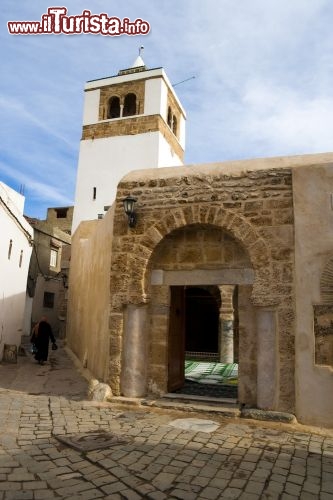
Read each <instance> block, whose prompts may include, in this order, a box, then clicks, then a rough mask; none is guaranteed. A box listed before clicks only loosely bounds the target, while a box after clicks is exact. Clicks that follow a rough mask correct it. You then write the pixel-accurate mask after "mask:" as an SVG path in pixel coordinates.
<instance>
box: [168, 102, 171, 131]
mask: <svg viewBox="0 0 333 500" xmlns="http://www.w3.org/2000/svg"><path fill="white" fill-rule="evenodd" d="M167 121H168V125H169V127H170V128H171V125H172V113H171V108H170V106H169V107H168V120H167Z"/></svg>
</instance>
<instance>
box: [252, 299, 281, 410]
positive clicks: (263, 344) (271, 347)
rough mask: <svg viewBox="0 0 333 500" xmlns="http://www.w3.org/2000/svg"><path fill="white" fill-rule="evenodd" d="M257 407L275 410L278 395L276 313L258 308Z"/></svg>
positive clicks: (264, 308) (268, 309)
mask: <svg viewBox="0 0 333 500" xmlns="http://www.w3.org/2000/svg"><path fill="white" fill-rule="evenodd" d="M256 319H257V406H258V408H261V409H266V410H268V409H270V410H274V409H275V406H276V395H277V393H278V386H277V385H278V377H277V367H278V360H277V355H278V349H277V337H276V335H277V332H276V311H275V310H274V309H271V308H266V307H257V308H256Z"/></svg>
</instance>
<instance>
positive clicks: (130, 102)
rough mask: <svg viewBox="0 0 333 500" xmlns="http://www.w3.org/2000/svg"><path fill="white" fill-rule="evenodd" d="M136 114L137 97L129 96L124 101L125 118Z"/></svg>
mask: <svg viewBox="0 0 333 500" xmlns="http://www.w3.org/2000/svg"><path fill="white" fill-rule="evenodd" d="M135 114H136V95H135V94H127V96H126V97H125V100H124V112H123V116H132V115H135Z"/></svg>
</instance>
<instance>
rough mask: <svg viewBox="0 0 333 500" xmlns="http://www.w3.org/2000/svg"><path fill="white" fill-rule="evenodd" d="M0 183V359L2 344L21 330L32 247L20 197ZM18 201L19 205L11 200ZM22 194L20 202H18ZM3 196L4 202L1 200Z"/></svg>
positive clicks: (13, 340)
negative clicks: (13, 194)
mask: <svg viewBox="0 0 333 500" xmlns="http://www.w3.org/2000/svg"><path fill="white" fill-rule="evenodd" d="M12 191H13V190H11V189H10V188H8V186H6V185H5V184H3V183H1V185H0V196H1V201H0V227H1V238H0V359H2V355H3V347H4V344H15V345H16V346H18V345H19V344H20V342H21V335H22V334H23V333H24V311H25V302H26V286H27V276H28V269H29V262H30V256H31V251H32V247H31V244H30V243H29V240H28V238H29V236H30V238H32V233H33V231H32V228H31V227H30V226H29V224H28V223H27V222H26V220H25V219H24V218H23V216H22V212H21V210H22V209H23V204H22V203H23V202H24V197H22V196H21V195H19V193H16V195H17V196H16V195H15V196H13V197H12V196H11V195H12ZM13 198H14V200H16V201H17V202H19V203H18V204H19V207H18V206H17V205H16V203H15V202H14V200H13ZM22 198H23V202H22ZM4 200H5V201H6V202H4Z"/></svg>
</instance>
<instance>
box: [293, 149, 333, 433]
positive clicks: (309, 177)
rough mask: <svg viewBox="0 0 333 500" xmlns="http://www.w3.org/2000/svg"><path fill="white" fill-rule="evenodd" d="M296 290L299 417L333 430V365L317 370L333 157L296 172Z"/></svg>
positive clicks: (331, 251)
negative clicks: (317, 311) (316, 311)
mask: <svg viewBox="0 0 333 500" xmlns="http://www.w3.org/2000/svg"><path fill="white" fill-rule="evenodd" d="M293 186H294V207H295V208H294V209H295V263H296V265H295V276H296V279H295V286H296V339H295V343H296V367H295V373H296V413H297V418H298V419H299V420H300V421H301V422H304V423H308V424H314V425H327V426H332V427H333V398H332V394H333V359H332V360H331V365H330V366H328V365H327V366H323V365H316V364H315V336H314V313H313V305H315V304H320V303H321V300H322V298H321V295H320V278H321V273H322V271H323V269H324V267H325V264H326V262H327V261H328V260H329V259H330V258H331V257H332V256H333V231H332V227H333V210H332V193H333V155H331V161H330V162H329V163H327V164H325V165H320V164H317V165H316V163H315V162H314V165H313V166H301V167H299V168H297V169H294V170H293Z"/></svg>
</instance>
